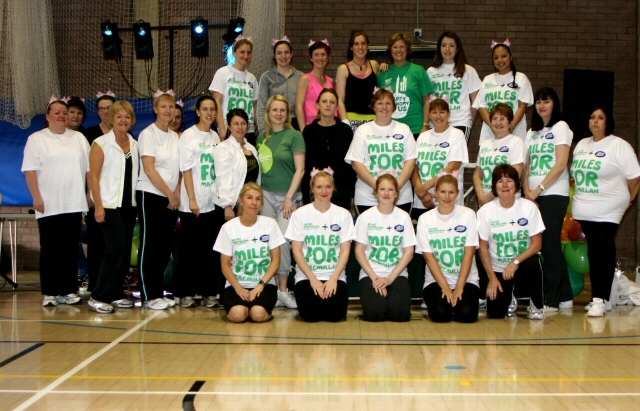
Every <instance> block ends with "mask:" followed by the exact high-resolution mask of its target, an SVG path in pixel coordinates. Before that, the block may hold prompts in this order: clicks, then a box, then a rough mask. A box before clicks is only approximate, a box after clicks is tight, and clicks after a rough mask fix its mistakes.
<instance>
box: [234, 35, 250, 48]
mask: <svg viewBox="0 0 640 411" xmlns="http://www.w3.org/2000/svg"><path fill="white" fill-rule="evenodd" d="M240 40H248V41H249V42H251V43H253V36H249V37H243V36H242V34H241V35H239V36H238V37H236V39H235V40H234V42H233V45H234V46H235V45H236V43H237V42H239V41H240Z"/></svg>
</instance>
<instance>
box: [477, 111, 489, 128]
mask: <svg viewBox="0 0 640 411" xmlns="http://www.w3.org/2000/svg"><path fill="white" fill-rule="evenodd" d="M478 114H480V118H481V119H482V121H483V122H484V123H485V124H486V125H488V126H490V125H491V119H490V118H489V110H487V109H486V108H485V107H480V109H479V110H478Z"/></svg>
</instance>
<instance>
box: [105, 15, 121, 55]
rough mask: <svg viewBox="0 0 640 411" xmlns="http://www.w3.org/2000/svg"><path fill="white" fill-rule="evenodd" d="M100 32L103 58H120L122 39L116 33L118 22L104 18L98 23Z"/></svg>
mask: <svg viewBox="0 0 640 411" xmlns="http://www.w3.org/2000/svg"><path fill="white" fill-rule="evenodd" d="M100 31H101V32H102V52H103V54H104V58H105V60H114V59H121V58H122V39H121V38H120V34H119V33H118V23H112V22H110V21H109V20H105V21H103V22H102V23H100Z"/></svg>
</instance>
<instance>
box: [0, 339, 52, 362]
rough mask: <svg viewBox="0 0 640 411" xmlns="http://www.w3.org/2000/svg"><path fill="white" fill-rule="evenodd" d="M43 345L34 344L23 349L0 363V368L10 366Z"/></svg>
mask: <svg viewBox="0 0 640 411" xmlns="http://www.w3.org/2000/svg"><path fill="white" fill-rule="evenodd" d="M43 345H44V343H41V342H40V343H36V344H34V345H32V346H31V347H28V348H25V349H24V350H22V351H20V352H19V353H17V354H15V355H12V356H11V357H9V358H7V359H6V360H4V361H2V362H0V368H2V367H4V366H5V365H7V364H11V363H12V362H14V361H15V360H17V359H18V358H20V357H23V356H25V355H27V354H29V353H30V352H31V351H33V350H36V349H38V348H40V347H42V346H43Z"/></svg>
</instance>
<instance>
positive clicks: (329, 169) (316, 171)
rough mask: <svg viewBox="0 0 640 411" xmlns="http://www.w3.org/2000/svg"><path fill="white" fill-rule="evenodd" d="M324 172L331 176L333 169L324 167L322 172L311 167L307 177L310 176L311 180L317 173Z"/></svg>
mask: <svg viewBox="0 0 640 411" xmlns="http://www.w3.org/2000/svg"><path fill="white" fill-rule="evenodd" d="M321 171H324V172H325V173H327V174H329V175H331V176H332V175H333V169H332V168H331V167H325V168H324V169H322V170H318V169H317V168H315V167H313V168H312V169H311V172H310V173H309V175H310V176H311V178H313V177H315V176H316V175H317V174H318V173H319V172H321Z"/></svg>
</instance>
